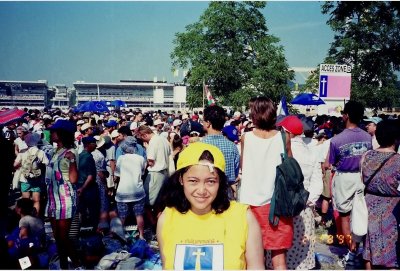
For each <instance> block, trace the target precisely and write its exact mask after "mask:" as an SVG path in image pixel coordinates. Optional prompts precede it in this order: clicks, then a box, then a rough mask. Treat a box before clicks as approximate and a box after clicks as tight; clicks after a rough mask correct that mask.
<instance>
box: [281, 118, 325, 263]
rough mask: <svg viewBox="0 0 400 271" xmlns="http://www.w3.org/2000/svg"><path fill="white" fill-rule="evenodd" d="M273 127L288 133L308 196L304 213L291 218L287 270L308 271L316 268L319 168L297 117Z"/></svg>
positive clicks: (320, 178)
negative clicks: (304, 139) (292, 233)
mask: <svg viewBox="0 0 400 271" xmlns="http://www.w3.org/2000/svg"><path fill="white" fill-rule="evenodd" d="M276 125H277V126H281V127H282V128H283V129H284V131H286V132H288V133H289V137H290V139H291V140H290V145H291V150H292V153H293V158H295V159H296V161H297V162H298V164H299V166H300V169H301V171H302V173H303V176H304V187H305V188H306V190H307V192H308V193H306V195H308V197H307V198H306V200H307V203H306V206H305V208H304V210H302V211H301V213H300V214H299V215H297V216H295V217H294V218H293V226H294V239H293V246H292V247H291V248H290V249H289V250H288V252H287V267H288V269H289V270H299V269H301V270H311V269H314V268H315V255H314V254H315V240H316V235H315V220H314V212H313V211H314V209H315V203H316V201H317V200H318V199H319V197H320V195H321V193H322V189H323V183H322V171H321V166H320V165H319V162H318V159H317V157H316V155H315V154H314V153H313V151H312V150H311V149H310V148H309V147H308V146H307V144H306V143H304V141H303V138H302V136H301V135H302V133H303V130H304V127H303V122H302V121H301V120H300V119H299V118H298V117H297V116H294V115H292V116H287V117H285V118H284V119H283V120H282V121H280V122H279V123H277V124H276ZM292 191H293V190H292ZM292 191H285V196H286V197H287V198H291V199H293V198H295V196H294V195H291V196H288V194H290V193H296V192H295V191H293V192H292Z"/></svg>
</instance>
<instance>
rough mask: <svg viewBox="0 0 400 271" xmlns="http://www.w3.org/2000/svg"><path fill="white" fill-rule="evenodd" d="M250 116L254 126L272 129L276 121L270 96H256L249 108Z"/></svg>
mask: <svg viewBox="0 0 400 271" xmlns="http://www.w3.org/2000/svg"><path fill="white" fill-rule="evenodd" d="M250 118H251V120H252V121H253V123H254V126H255V127H257V128H259V129H261V130H267V131H269V130H273V129H275V123H276V108H275V105H274V103H273V102H272V100H271V99H270V98H267V97H257V98H256V99H255V100H254V101H253V102H252V106H251V108H250Z"/></svg>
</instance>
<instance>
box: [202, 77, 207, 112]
mask: <svg viewBox="0 0 400 271" xmlns="http://www.w3.org/2000/svg"><path fill="white" fill-rule="evenodd" d="M205 87H206V83H205V82H204V79H203V109H204V92H205Z"/></svg>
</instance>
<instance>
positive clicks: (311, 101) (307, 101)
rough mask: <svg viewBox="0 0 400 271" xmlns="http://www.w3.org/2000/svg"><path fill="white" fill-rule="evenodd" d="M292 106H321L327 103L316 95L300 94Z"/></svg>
mask: <svg viewBox="0 0 400 271" xmlns="http://www.w3.org/2000/svg"><path fill="white" fill-rule="evenodd" d="M291 104H299V105H320V104H325V102H324V101H323V100H322V99H321V98H319V97H318V96H317V95H315V94H312V93H300V94H299V95H297V96H296V97H295V98H294V99H293V100H292V102H291Z"/></svg>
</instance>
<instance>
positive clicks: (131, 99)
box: [73, 80, 186, 109]
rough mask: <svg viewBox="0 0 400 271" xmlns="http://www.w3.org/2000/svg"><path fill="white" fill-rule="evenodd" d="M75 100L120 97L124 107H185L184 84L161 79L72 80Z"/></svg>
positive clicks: (79, 101)
mask: <svg viewBox="0 0 400 271" xmlns="http://www.w3.org/2000/svg"><path fill="white" fill-rule="evenodd" d="M73 85H74V88H75V91H76V100H77V102H78V103H81V102H86V101H92V100H103V101H115V100H121V101H123V102H125V103H126V107H134V108H141V109H151V108H158V109H162V108H164V109H173V108H174V109H175V108H182V107H186V86H184V85H178V84H172V83H167V82H164V81H157V82H153V81H132V80H121V81H120V82H119V83H87V82H83V81H77V82H75V83H73Z"/></svg>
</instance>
